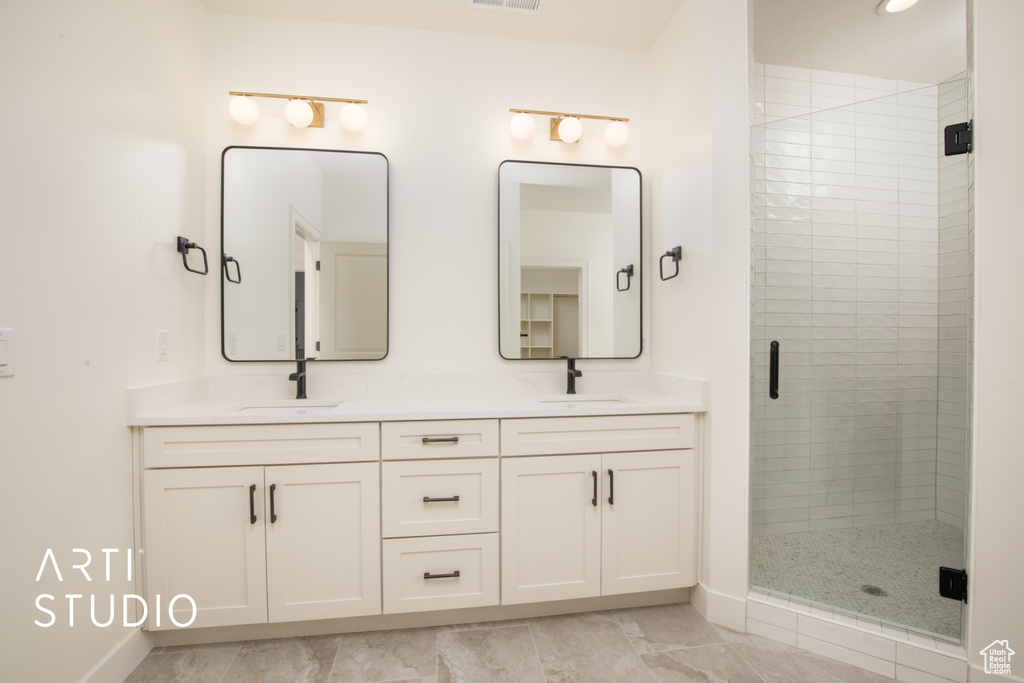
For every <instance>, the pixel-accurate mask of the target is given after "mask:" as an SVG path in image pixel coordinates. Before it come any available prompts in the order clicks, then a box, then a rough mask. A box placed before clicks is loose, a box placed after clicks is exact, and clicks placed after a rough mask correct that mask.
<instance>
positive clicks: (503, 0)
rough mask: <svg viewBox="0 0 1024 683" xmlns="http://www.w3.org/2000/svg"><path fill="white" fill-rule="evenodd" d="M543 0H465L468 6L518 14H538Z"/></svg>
mask: <svg viewBox="0 0 1024 683" xmlns="http://www.w3.org/2000/svg"><path fill="white" fill-rule="evenodd" d="M543 3H544V0H466V5H467V6H469V7H479V8H481V9H500V10H504V11H506V12H519V13H520V14H540V6H541V5H542V4H543Z"/></svg>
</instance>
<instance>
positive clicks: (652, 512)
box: [601, 450, 695, 595]
mask: <svg viewBox="0 0 1024 683" xmlns="http://www.w3.org/2000/svg"><path fill="white" fill-rule="evenodd" d="M602 462H603V465H604V467H603V471H602V478H603V480H604V481H603V483H604V500H603V501H602V508H603V510H604V518H603V520H602V562H601V564H602V570H601V576H602V580H601V593H602V594H603V595H616V594H619V593H634V592H639V591H650V590H660V589H664V588H682V587H684V586H692V585H693V583H694V528H693V524H694V505H695V501H694V476H695V473H694V455H693V451H692V450H676V451H653V452H649V453H615V454H605V455H604V456H603V459H602ZM609 471H611V474H609Z"/></svg>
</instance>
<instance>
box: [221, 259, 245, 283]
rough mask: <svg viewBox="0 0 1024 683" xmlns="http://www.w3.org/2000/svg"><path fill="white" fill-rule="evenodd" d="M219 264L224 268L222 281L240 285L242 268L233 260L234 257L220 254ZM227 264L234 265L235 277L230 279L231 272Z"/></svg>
mask: <svg viewBox="0 0 1024 683" xmlns="http://www.w3.org/2000/svg"><path fill="white" fill-rule="evenodd" d="M220 258H221V264H223V266H224V279H225V280H227V281H228V282H230V283H232V284H236V285H240V284H242V266H241V264H240V263H239V262H238V261H237V260H236V259H235V257H234V256H228V255H227V254H221V256H220ZM229 263H234V264H235V277H231V270H230V269H229V268H228V264H229Z"/></svg>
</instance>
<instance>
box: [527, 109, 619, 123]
mask: <svg viewBox="0 0 1024 683" xmlns="http://www.w3.org/2000/svg"><path fill="white" fill-rule="evenodd" d="M509 113H512V114H536V115H538V116H557V117H558V118H574V119H597V120H599V121H622V122H623V123H628V122H629V119H627V118H625V117H623V116H597V115H595V114H570V113H569V112H564V111H541V110H539V109H509Z"/></svg>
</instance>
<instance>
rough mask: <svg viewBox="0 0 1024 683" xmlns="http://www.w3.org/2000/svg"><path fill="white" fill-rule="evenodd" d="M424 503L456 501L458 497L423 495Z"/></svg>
mask: <svg viewBox="0 0 1024 683" xmlns="http://www.w3.org/2000/svg"><path fill="white" fill-rule="evenodd" d="M423 502H424V503H458V502H459V497H458V496H452V497H451V498H431V497H430V496H423Z"/></svg>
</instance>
